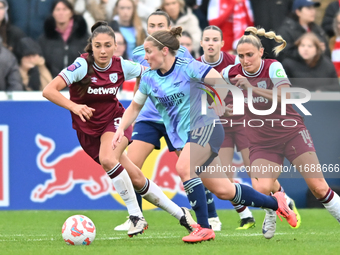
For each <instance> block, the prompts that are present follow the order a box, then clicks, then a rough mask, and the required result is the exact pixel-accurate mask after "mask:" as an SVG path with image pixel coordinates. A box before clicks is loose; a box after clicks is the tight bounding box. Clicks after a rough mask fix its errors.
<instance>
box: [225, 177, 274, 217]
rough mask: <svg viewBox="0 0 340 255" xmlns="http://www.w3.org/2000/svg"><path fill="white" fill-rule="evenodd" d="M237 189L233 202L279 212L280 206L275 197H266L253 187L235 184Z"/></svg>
mask: <svg viewBox="0 0 340 255" xmlns="http://www.w3.org/2000/svg"><path fill="white" fill-rule="evenodd" d="M234 185H235V187H236V193H235V197H234V198H233V199H232V200H231V201H233V202H234V203H236V204H241V205H246V206H252V207H263V208H268V209H273V210H274V211H276V210H277V208H278V205H277V201H276V199H275V198H274V197H271V196H267V195H264V194H262V193H260V192H258V191H256V190H254V189H253V188H252V187H249V186H247V185H243V184H240V183H234Z"/></svg>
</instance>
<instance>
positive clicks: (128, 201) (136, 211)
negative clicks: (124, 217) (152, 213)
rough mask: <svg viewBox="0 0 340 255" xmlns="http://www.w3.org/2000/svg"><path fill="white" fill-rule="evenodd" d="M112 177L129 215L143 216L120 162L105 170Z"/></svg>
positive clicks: (128, 178) (129, 180)
mask: <svg viewBox="0 0 340 255" xmlns="http://www.w3.org/2000/svg"><path fill="white" fill-rule="evenodd" d="M107 174H108V175H109V176H110V178H111V179H112V183H113V186H114V187H115V189H116V191H117V193H118V194H119V195H120V197H121V198H122V199H123V201H124V202H125V205H126V207H127V210H128V212H129V215H134V216H138V217H143V214H142V212H141V210H140V208H139V206H138V203H137V199H136V195H135V192H134V189H133V186H132V182H131V179H130V177H129V175H128V173H127V172H126V170H125V169H124V167H122V165H121V164H120V163H118V164H117V165H116V166H115V167H114V168H112V169H111V170H110V171H108V172H107Z"/></svg>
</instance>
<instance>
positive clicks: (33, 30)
mask: <svg viewBox="0 0 340 255" xmlns="http://www.w3.org/2000/svg"><path fill="white" fill-rule="evenodd" d="M54 1H55V0H8V4H9V17H10V20H11V22H12V24H13V25H15V26H18V27H19V28H21V29H22V31H24V33H25V34H26V35H27V36H29V37H31V38H33V39H38V38H39V36H41V35H42V33H43V30H44V21H45V19H46V18H47V17H48V15H49V14H50V11H51V7H52V5H53V3H54Z"/></svg>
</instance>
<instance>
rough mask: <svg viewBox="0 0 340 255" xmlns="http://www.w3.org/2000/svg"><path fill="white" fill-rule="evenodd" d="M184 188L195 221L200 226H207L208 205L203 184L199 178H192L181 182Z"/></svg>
mask: <svg viewBox="0 0 340 255" xmlns="http://www.w3.org/2000/svg"><path fill="white" fill-rule="evenodd" d="M183 185H184V190H185V192H186V194H187V197H188V199H189V203H190V205H191V207H192V209H193V210H194V211H195V214H196V218H197V223H198V224H200V225H201V227H202V228H209V227H210V225H209V222H208V206H207V201H206V197H205V191H204V186H203V183H202V181H201V179H200V178H194V179H191V180H189V181H185V182H183Z"/></svg>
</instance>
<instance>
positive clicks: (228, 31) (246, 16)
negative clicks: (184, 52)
mask: <svg viewBox="0 0 340 255" xmlns="http://www.w3.org/2000/svg"><path fill="white" fill-rule="evenodd" d="M208 20H209V24H210V25H211V26H217V27H219V28H220V29H221V30H222V32H223V38H224V42H225V44H224V46H223V47H222V49H221V50H222V51H225V52H228V51H233V50H235V49H236V45H237V42H238V40H239V39H240V38H241V37H242V36H243V34H244V30H245V29H246V28H247V27H249V26H253V25H254V20H253V11H252V8H251V5H250V2H249V0H210V2H209V9H208Z"/></svg>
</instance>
